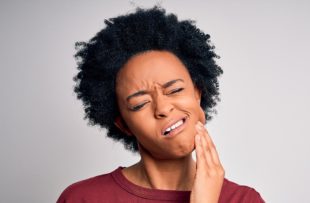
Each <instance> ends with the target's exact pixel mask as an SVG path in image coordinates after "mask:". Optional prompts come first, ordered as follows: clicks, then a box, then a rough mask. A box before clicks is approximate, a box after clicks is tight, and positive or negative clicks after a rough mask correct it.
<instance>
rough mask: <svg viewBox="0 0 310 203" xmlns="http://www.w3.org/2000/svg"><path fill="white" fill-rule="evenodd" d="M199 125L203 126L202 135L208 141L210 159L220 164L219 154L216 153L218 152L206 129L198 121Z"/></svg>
mask: <svg viewBox="0 0 310 203" xmlns="http://www.w3.org/2000/svg"><path fill="white" fill-rule="evenodd" d="M199 125H200V126H201V127H203V128H202V129H203V130H202V136H203V137H204V138H205V139H206V142H207V143H208V146H209V150H210V153H211V156H212V160H213V161H214V162H215V163H216V164H217V165H220V164H221V162H220V159H219V155H218V152H217V150H216V147H215V145H214V143H213V141H212V139H211V137H210V135H209V133H208V130H207V129H206V128H205V127H204V126H203V124H202V123H199Z"/></svg>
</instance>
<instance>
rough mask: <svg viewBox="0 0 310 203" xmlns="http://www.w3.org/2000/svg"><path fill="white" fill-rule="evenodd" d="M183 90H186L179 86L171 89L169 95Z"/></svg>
mask: <svg viewBox="0 0 310 203" xmlns="http://www.w3.org/2000/svg"><path fill="white" fill-rule="evenodd" d="M183 90H184V88H183V87H181V88H177V89H173V90H172V91H170V92H169V93H168V95H170V94H175V93H178V92H181V91H183Z"/></svg>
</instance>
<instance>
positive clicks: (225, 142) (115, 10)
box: [0, 0, 310, 203]
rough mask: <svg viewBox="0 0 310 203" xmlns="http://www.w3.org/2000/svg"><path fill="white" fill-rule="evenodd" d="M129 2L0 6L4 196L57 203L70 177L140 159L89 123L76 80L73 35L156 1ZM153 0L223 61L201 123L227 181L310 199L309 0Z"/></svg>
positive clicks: (280, 197)
mask: <svg viewBox="0 0 310 203" xmlns="http://www.w3.org/2000/svg"><path fill="white" fill-rule="evenodd" d="M131 2H134V3H130V2H129V1H120V0H119V1H115V0H114V1H112V0H111V1H103V0H101V1H99V0H97V1H95V0H93V1H86V0H70V1H69V0H67V1H60V0H58V1H54V0H53V1H30V0H29V1H10V0H7V1H1V2H0V33H1V34H0V36H1V37H0V57H1V60H0V70H1V72H0V90H1V91H0V97H1V100H0V102H1V103H0V104H1V105H0V110H1V111H0V119H1V122H0V136H1V137H0V139H1V140H0V164H1V165H0V172H1V173H0V197H1V200H0V201H1V203H2V202H3V203H19V202H23V203H44V202H55V201H56V199H57V198H58V196H59V195H60V193H61V192H62V190H63V189H65V187H67V186H68V185H69V184H71V183H73V182H76V181H78V180H81V179H85V178H88V177H92V176H95V175H99V174H102V173H107V172H110V171H112V170H114V169H115V168H116V167H118V166H119V165H121V166H128V165H131V164H133V163H134V162H136V161H137V160H138V159H139V157H138V156H137V155H133V154H132V153H130V152H127V151H125V150H124V149H123V147H122V146H121V144H119V143H114V142H112V141H110V140H109V139H106V138H105V131H104V130H100V129H99V128H98V127H90V126H87V121H85V120H83V109H82V104H81V102H80V101H78V100H77V99H76V95H75V94H74V93H73V85H74V82H73V80H72V78H73V76H74V75H75V74H76V72H77V70H76V64H75V60H74V58H73V55H74V53H75V50H74V43H75V42H76V41H81V40H82V41H85V40H89V39H90V38H91V37H93V36H94V35H95V33H97V32H98V31H99V30H100V29H101V28H103V25H104V23H103V21H104V19H107V18H110V17H115V16H117V15H119V14H124V13H127V12H132V11H134V8H135V5H136V6H142V7H151V6H153V5H154V4H156V3H158V1H142V0H141V1H131ZM145 2H147V3H145ZM160 3H161V5H162V6H163V7H164V8H166V10H167V12H168V13H171V12H172V13H176V14H177V15H178V16H179V18H180V19H193V20H196V21H197V26H198V27H199V28H201V29H202V30H203V31H204V32H206V33H209V34H210V35H211V40H212V41H213V43H214V44H215V46H216V52H217V53H218V54H219V55H220V56H221V59H220V60H219V61H218V62H219V64H220V65H221V66H222V68H223V70H224V74H223V76H222V77H221V78H220V89H221V98H222V101H221V102H220V104H219V105H218V107H217V110H218V115H216V116H215V117H214V119H213V120H212V121H211V122H210V123H208V124H207V128H208V129H209V131H210V134H211V136H212V137H213V140H214V142H215V144H216V145H217V148H218V151H219V153H220V157H221V160H222V162H223V165H224V167H225V169H226V174H227V175H226V177H227V178H229V179H230V180H232V181H235V182H237V183H240V184H245V185H249V186H251V187H254V188H255V189H256V190H257V191H259V192H260V194H261V195H262V196H263V198H264V199H265V200H266V201H267V202H279V203H286V202H299V203H306V202H310V196H309V192H310V191H309V186H308V185H309V184H308V183H309V181H310V176H309V171H310V162H309V154H310V147H309V144H310V143H309V141H310V138H309V136H310V130H309V125H310V123H309V113H310V111H309V110H310V107H309V105H310V93H309V92H310V91H309V87H310V81H309V76H310V70H309V68H310V66H309V65H310V62H309V59H310V54H309V53H310V52H309V49H310V40H309V36H310V22H309V20H310V12H309V11H310V2H309V1H306V0H304V1H301V0H300V1H298V0H294V1H293V0H291V1H284V0H281V1H280V0H279V1H276V0H268V1H259V0H256V1H246V0H244V1H242V0H234V1H228V0H227V1H198V0H191V1H180V0H167V1H160ZM132 4H134V5H132Z"/></svg>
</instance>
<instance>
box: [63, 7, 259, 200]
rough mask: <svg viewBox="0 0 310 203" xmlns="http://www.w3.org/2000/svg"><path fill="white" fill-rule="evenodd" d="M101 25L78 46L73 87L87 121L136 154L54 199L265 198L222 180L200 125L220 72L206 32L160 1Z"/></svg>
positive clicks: (212, 148) (210, 104)
mask: <svg viewBox="0 0 310 203" xmlns="http://www.w3.org/2000/svg"><path fill="white" fill-rule="evenodd" d="M105 23H106V27H105V28H104V29H102V30H101V31H100V32H99V33H97V35H96V36H95V37H94V38H93V39H91V40H90V41H89V42H88V43H84V42H83V43H77V46H78V47H79V51H78V53H77V54H76V57H77V59H78V60H79V63H78V68H79V73H78V74H77V76H76V77H75V81H76V82H77V84H76V87H75V92H76V93H77V96H78V98H79V99H81V100H82V101H83V103H84V106H85V112H86V117H87V118H88V119H89V121H90V123H91V124H93V125H99V126H101V127H103V128H106V129H107V130H108V136H109V137H110V138H112V139H115V140H119V141H121V142H123V143H124V145H125V147H126V148H127V149H128V150H131V151H134V152H137V153H139V154H140V155H141V160H140V161H139V162H138V163H136V164H134V165H132V166H129V167H119V168H118V169H116V170H115V171H113V172H111V173H108V174H104V175H100V176H96V177H93V178H90V179H87V180H83V181H80V182H78V183H75V184H73V185H71V186H69V187H68V188H67V189H66V190H65V191H64V192H63V193H62V194H61V196H60V197H59V199H58V201H57V202H58V203H63V202H66V203H79V202H81V203H82V202H89V203H95V202H150V203H151V202H152V203H155V202H178V203H179V202H192V203H194V202H195V203H216V202H223V203H224V202H225V203H227V202H235V203H237V202H238V203H239V202H254V203H256V202H264V201H263V199H262V198H261V197H260V195H259V193H258V192H256V191H255V190H254V189H252V188H250V187H247V186H240V185H238V184H236V183H233V182H231V181H229V180H227V179H225V178H224V169H223V166H222V165H221V162H220V160H219V156H218V154H217V151H216V148H215V145H214V144H213V142H212V140H211V138H210V136H209V134H208V131H207V130H206V128H205V127H204V124H205V123H206V121H209V120H210V119H211V115H210V114H211V113H212V112H213V111H214V109H213V108H214V106H215V105H216V103H217V101H218V100H219V88H218V87H219V85H218V77H219V76H220V75H221V74H222V72H223V71H222V69H221V68H220V67H219V66H218V65H217V64H216V62H215V58H217V55H216V54H215V53H214V47H213V46H212V45H211V44H210V40H209V38H210V36H209V35H207V34H204V33H203V32H202V31H201V30H199V29H198V28H197V27H196V26H195V25H194V24H193V23H192V21H178V19H177V17H176V16H175V15H173V14H169V15H167V14H166V13H165V10H164V9H161V8H158V7H154V8H152V9H148V10H143V9H137V11H136V12H135V13H132V14H128V15H124V16H118V17H116V18H112V19H110V20H106V21H105ZM193 150H196V161H195V160H193V159H192V152H193Z"/></svg>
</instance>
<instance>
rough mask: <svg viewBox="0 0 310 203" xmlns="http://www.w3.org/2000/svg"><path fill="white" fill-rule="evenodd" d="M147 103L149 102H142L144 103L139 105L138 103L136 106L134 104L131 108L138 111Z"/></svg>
mask: <svg viewBox="0 0 310 203" xmlns="http://www.w3.org/2000/svg"><path fill="white" fill-rule="evenodd" d="M147 103H149V102H144V103H142V104H138V105H136V106H133V107H131V108H130V110H132V111H138V110H140V109H141V108H142V107H143V106H144V105H145V104H147Z"/></svg>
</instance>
